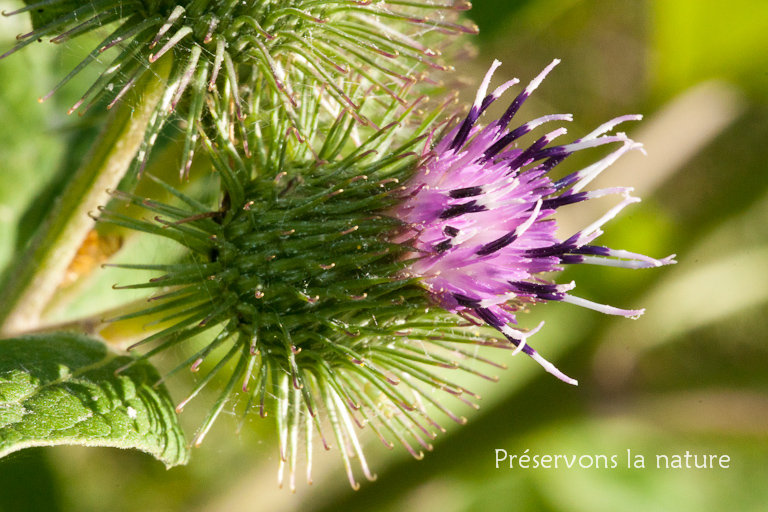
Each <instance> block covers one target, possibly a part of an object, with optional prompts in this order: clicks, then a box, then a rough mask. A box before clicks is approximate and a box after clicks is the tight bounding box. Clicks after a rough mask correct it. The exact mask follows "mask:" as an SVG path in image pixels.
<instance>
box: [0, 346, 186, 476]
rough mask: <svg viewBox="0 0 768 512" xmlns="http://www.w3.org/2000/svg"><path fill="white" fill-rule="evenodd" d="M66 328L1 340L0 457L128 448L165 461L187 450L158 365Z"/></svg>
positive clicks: (175, 461)
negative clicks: (61, 448) (74, 448)
mask: <svg viewBox="0 0 768 512" xmlns="http://www.w3.org/2000/svg"><path fill="white" fill-rule="evenodd" d="M131 361H132V359H131V358H130V357H128V356H118V355H117V354H114V353H112V352H110V351H109V350H108V349H107V347H106V346H105V345H103V344H102V343H99V342H97V341H95V340H92V339H90V338H88V337H85V336H82V335H78V334H72V333H61V332H60V333H53V334H44V335H32V336H22V337H19V338H13V339H5V340H0V457H4V456H5V455H7V454H9V453H12V452H15V451H18V450H21V449H23V448H28V447H31V446H54V445H62V444H71V445H81V446H112V447H117V448H125V449H127V448H135V449H138V450H141V451H144V452H147V453H149V454H151V455H153V456H154V457H156V458H157V459H159V460H160V461H162V462H163V463H164V464H165V465H166V467H169V468H170V467H172V466H176V465H179V464H184V463H186V461H187V459H188V456H189V452H188V446H187V443H186V440H185V438H184V434H183V432H182V431H181V428H180V426H179V424H178V422H177V418H176V414H175V412H174V407H173V403H172V402H171V399H170V396H169V395H168V391H167V390H166V389H165V387H164V386H159V387H157V388H154V387H153V384H154V383H155V382H157V380H158V379H159V375H158V373H157V371H156V370H155V369H154V368H153V367H152V366H151V365H150V364H149V363H147V362H145V361H140V362H137V363H136V364H134V365H133V366H131V367H129V368H128V369H126V370H124V371H122V372H121V373H120V374H119V375H115V370H117V369H118V368H120V367H122V366H125V365H126V364H128V363H130V362H131Z"/></svg>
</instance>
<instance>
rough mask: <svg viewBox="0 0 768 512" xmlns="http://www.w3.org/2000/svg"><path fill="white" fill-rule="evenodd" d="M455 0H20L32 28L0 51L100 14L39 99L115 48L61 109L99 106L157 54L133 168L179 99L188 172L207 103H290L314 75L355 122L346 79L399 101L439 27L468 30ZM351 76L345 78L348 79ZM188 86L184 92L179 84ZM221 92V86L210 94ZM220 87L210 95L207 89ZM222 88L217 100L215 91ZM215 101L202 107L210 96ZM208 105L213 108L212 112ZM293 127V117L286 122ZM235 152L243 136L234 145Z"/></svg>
mask: <svg viewBox="0 0 768 512" xmlns="http://www.w3.org/2000/svg"><path fill="white" fill-rule="evenodd" d="M469 7H470V4H469V3H468V2H465V1H464V0H448V1H447V3H446V4H435V3H433V2H421V1H417V0H390V1H388V2H372V0H246V1H243V0H180V1H177V2H172V1H167V0H93V1H89V2H83V1H72V0H41V1H38V2H27V5H26V6H25V7H23V8H21V9H18V10H16V11H12V12H4V13H3V14H4V15H6V16H10V15H14V14H21V13H25V12H29V13H30V15H31V17H32V21H33V30H32V31H30V32H29V33H26V34H21V35H19V36H18V39H19V43H18V44H17V45H16V46H15V47H14V48H13V49H11V50H10V51H8V52H7V53H5V54H4V55H2V56H0V59H1V58H3V57H5V56H7V55H10V54H11V53H13V52H15V51H17V50H19V49H21V48H23V47H24V46H26V45H28V44H30V43H32V42H34V41H38V40H42V38H43V37H50V38H51V41H52V42H54V43H63V42H66V41H68V40H70V39H72V38H74V37H77V36H80V35H83V34H85V33H88V32H91V31H93V30H96V29H100V28H101V27H103V26H105V25H111V24H116V25H115V27H114V29H113V30H112V32H111V33H109V35H107V36H106V37H105V38H104V39H103V41H102V42H101V43H99V44H98V45H97V46H96V48H95V49H94V50H93V51H92V52H91V53H90V54H89V55H88V56H87V57H86V58H85V59H84V60H83V61H82V62H81V63H80V64H79V65H78V66H76V67H75V69H73V70H72V71H71V72H70V73H69V74H68V75H67V76H66V77H65V78H64V79H63V80H62V81H61V82H60V83H59V84H58V85H57V86H56V87H55V88H54V89H53V91H51V92H50V93H49V94H47V95H45V96H44V97H42V98H41V101H43V100H44V99H45V98H47V97H48V96H50V95H51V94H53V92H55V91H56V90H57V89H58V88H60V87H61V86H62V85H64V84H65V83H67V82H68V81H69V80H70V79H72V78H73V77H74V76H75V75H76V74H78V73H79V72H80V71H82V70H83V69H84V68H85V67H87V66H88V65H90V64H91V63H92V62H94V61H103V60H104V59H103V57H102V54H103V53H104V52H106V51H108V50H110V49H112V48H116V52H117V55H116V56H115V57H114V59H113V60H111V62H110V63H109V64H108V66H107V67H106V69H105V70H104V71H103V73H102V74H101V76H100V77H99V78H98V79H97V80H96V82H95V83H94V84H93V85H92V86H91V87H90V88H89V89H88V91H87V92H86V93H85V94H84V95H83V97H82V99H80V100H79V101H78V102H77V103H76V104H75V105H74V106H73V107H72V108H71V109H70V113H71V112H74V111H75V110H77V109H79V108H80V107H81V106H82V105H83V104H85V103H86V102H88V107H86V108H89V107H90V105H93V104H94V103H96V102H98V101H100V100H102V99H103V100H104V101H106V102H108V107H107V108H110V107H111V106H112V105H114V104H115V102H117V101H118V100H120V98H122V97H123V96H124V95H125V93H126V92H127V91H129V90H130V89H131V88H132V87H133V86H134V85H135V84H136V83H137V81H138V80H140V79H141V77H142V76H143V75H144V74H145V73H146V72H147V71H148V70H150V69H152V63H154V62H155V61H156V60H157V59H159V58H160V57H161V56H163V55H164V54H166V53H172V54H173V66H172V69H171V72H170V76H169V78H168V84H167V89H166V93H165V95H164V97H163V99H162V100H161V101H160V103H159V105H158V106H157V109H156V111H155V115H154V116H153V118H152V120H151V122H150V125H149V127H148V129H147V132H146V136H145V139H144V143H143V145H142V147H141V149H140V151H139V155H138V159H137V165H139V166H140V167H139V170H141V169H143V168H144V165H146V162H147V159H148V157H149V151H150V149H151V147H152V146H153V145H154V143H155V140H156V138H157V136H158V133H159V132H160V130H161V129H162V127H163V126H164V125H165V124H166V122H167V121H168V119H169V117H170V115H171V114H172V113H173V112H174V111H175V110H176V109H177V107H180V108H181V110H182V113H181V115H182V117H183V118H184V119H185V121H186V129H185V147H184V152H183V155H184V161H183V163H182V173H187V172H188V171H189V167H190V165H191V162H192V156H193V154H194V149H195V145H196V141H197V123H198V122H199V121H200V120H203V119H204V111H205V107H206V105H207V106H208V108H209V109H211V108H220V109H230V108H231V109H233V110H234V111H235V114H236V116H237V118H238V120H240V121H241V122H240V123H239V127H240V129H241V136H242V133H244V132H245V125H244V124H243V123H242V120H243V118H244V117H245V116H246V115H248V114H249V113H252V111H251V110H249V105H247V102H245V101H244V100H243V95H246V94H248V91H252V90H253V89H254V88H255V87H266V88H269V89H271V90H272V91H274V92H275V93H277V95H278V97H279V98H280V99H281V105H282V107H283V108H285V109H287V110H289V111H290V112H292V113H294V114H295V113H296V112H297V111H299V110H300V109H301V108H302V106H301V103H300V102H301V96H302V94H303V91H302V90H301V88H300V85H301V84H306V83H307V82H311V83H310V84H309V86H310V88H311V90H314V91H317V90H319V88H318V87H317V86H319V85H321V84H324V88H325V89H324V90H325V91H326V97H327V101H328V106H329V108H331V109H339V108H341V109H347V110H349V111H350V112H352V115H353V116H355V117H357V119H358V121H360V122H362V123H363V124H365V123H366V122H367V119H365V117H364V116H362V115H361V114H359V113H358V111H359V108H360V105H359V103H358V102H357V101H356V100H355V99H354V98H353V97H351V96H350V95H348V94H347V93H346V92H345V90H344V89H345V88H344V83H345V82H346V81H350V80H353V81H355V82H356V83H357V84H358V85H359V86H360V87H362V88H363V89H365V88H368V87H376V88H379V89H381V90H382V91H384V92H385V93H387V94H389V95H391V96H393V97H396V98H397V99H398V100H399V101H400V102H401V103H403V104H405V103H406V100H407V98H405V97H402V96H400V92H399V91H398V90H399V89H401V88H402V86H403V85H405V84H414V83H416V82H417V81H418V80H419V79H420V78H422V77H423V73H424V71H425V70H427V69H429V68H437V69H447V68H446V67H445V66H443V65H441V64H440V63H438V61H437V60H436V59H437V58H438V57H439V54H440V49H441V48H442V47H443V46H444V45H445V44H446V42H447V38H446V36H445V34H451V33H460V32H474V31H475V30H476V27H471V26H470V27H468V26H464V25H461V24H458V23H455V21H452V20H454V18H455V15H456V12H457V11H462V10H466V9H469ZM352 75H354V78H351V77H352ZM187 91H190V92H189V93H187ZM218 92H221V94H217V93H218ZM216 96H219V98H218V101H216V102H212V98H213V97H216ZM222 99H224V101H222ZM214 104H215V105H218V107H213V105H214ZM217 113H218V114H219V115H220V114H221V112H217ZM297 129H298V127H297ZM244 149H245V152H246V156H247V154H248V146H247V145H246V146H245V148H244Z"/></svg>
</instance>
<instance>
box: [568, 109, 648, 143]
mask: <svg viewBox="0 0 768 512" xmlns="http://www.w3.org/2000/svg"><path fill="white" fill-rule="evenodd" d="M642 118H643V116H641V115H632V114H630V115H626V116H621V117H617V118H616V119H611V120H610V121H608V122H607V123H603V124H601V125H600V126H598V127H597V128H596V129H595V131H593V132H592V133H590V134H588V135H586V136H584V137H582V139H581V140H583V141H584V140H592V139H596V138H597V137H599V136H600V135H603V134H605V133H608V132H610V131H611V130H613V129H614V128H615V127H616V126H618V125H620V124H621V123H623V122H625V121H640V120H641V119H642Z"/></svg>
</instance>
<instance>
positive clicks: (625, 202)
mask: <svg viewBox="0 0 768 512" xmlns="http://www.w3.org/2000/svg"><path fill="white" fill-rule="evenodd" d="M639 202H640V198H639V197H632V196H627V197H626V198H625V199H624V200H623V201H622V202H620V203H619V204H617V205H616V206H614V207H613V208H611V209H610V210H608V211H607V212H605V215H603V216H602V217H600V218H599V219H597V220H596V221H595V222H593V223H592V224H590V225H589V226H587V227H586V228H584V229H582V230H581V233H582V235H581V236H585V235H587V236H588V235H591V234H592V233H594V232H595V231H597V230H598V229H600V228H601V227H602V226H603V224H605V223H606V222H608V221H609V220H611V219H612V218H614V217H615V216H616V215H618V214H619V212H620V211H621V210H623V209H624V208H626V207H627V206H629V205H630V204H632V203H639Z"/></svg>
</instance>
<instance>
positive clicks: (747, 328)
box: [0, 0, 768, 512]
mask: <svg viewBox="0 0 768 512" xmlns="http://www.w3.org/2000/svg"><path fill="white" fill-rule="evenodd" d="M1 4H2V8H4V9H8V8H10V7H11V6H12V4H11V3H10V2H9V1H7V0H3V2H2V3H1ZM469 17H470V18H472V19H473V20H474V21H476V22H477V24H478V25H479V26H480V28H481V35H480V36H479V37H477V38H475V41H474V42H475V44H476V45H477V48H478V49H479V54H478V56H477V57H476V58H475V59H472V60H466V61H462V62H459V63H458V64H457V66H456V67H457V72H458V74H460V75H462V76H465V77H468V78H469V80H470V81H471V82H472V87H469V88H468V89H467V91H465V93H466V94H465V98H466V99H468V100H469V99H471V97H472V91H473V86H474V85H476V84H477V83H478V82H479V79H480V78H481V77H482V75H483V74H484V73H485V71H486V70H487V68H488V67H489V65H490V64H491V62H492V61H493V59H499V60H501V61H502V62H503V66H502V67H501V68H500V69H499V71H498V72H497V74H496V77H495V79H494V83H501V81H502V80H503V79H508V78H511V77H513V76H517V77H519V78H520V79H521V80H522V81H523V82H524V83H525V82H526V81H527V80H529V79H530V78H532V77H534V76H535V75H536V74H537V73H538V72H539V71H540V70H541V69H542V68H543V67H544V66H546V65H547V64H548V63H549V62H550V61H551V60H552V59H553V58H556V57H557V58H560V59H562V60H563V62H562V64H561V65H560V66H558V67H557V68H556V69H555V71H554V72H553V73H552V74H551V75H550V76H549V78H547V80H546V81H545V83H544V84H543V85H542V86H541V88H540V89H539V91H537V92H536V94H535V95H534V97H533V98H532V100H531V101H530V103H529V104H527V105H526V106H525V108H524V109H523V111H522V112H521V114H520V115H519V117H520V118H522V119H526V120H527V119H530V118H533V117H535V116H537V115H541V114H544V113H561V112H570V113H573V114H574V117H575V120H576V121H575V122H574V123H572V125H570V126H569V131H570V134H571V136H573V137H577V136H579V135H581V134H584V133H588V132H589V131H591V130H592V129H593V128H594V127H595V126H597V125H598V124H600V123H602V122H604V121H606V120H608V119H610V118H612V117H616V116H618V115H622V114H629V113H641V114H644V115H645V116H646V118H645V120H644V121H643V122H642V123H633V124H632V125H629V124H627V125H622V129H623V130H626V131H627V132H628V134H629V135H630V136H631V137H633V138H634V139H635V140H638V141H640V142H643V143H645V145H646V149H647V152H648V155H647V156H643V155H640V154H639V153H638V154H631V155H627V156H626V157H625V158H623V159H622V160H621V161H620V162H619V163H618V164H617V165H615V166H614V167H612V168H611V169H609V171H608V172H607V173H606V176H605V177H604V180H603V181H602V183H603V184H606V183H612V184H614V185H625V186H634V187H635V188H636V195H639V196H640V197H642V198H643V202H642V203H641V204H639V205H633V206H632V207H630V208H628V209H627V210H625V212H624V213H623V215H622V216H621V218H620V219H618V220H616V221H613V222H611V223H610V224H608V225H607V226H606V234H605V235H604V236H603V237H602V238H601V242H602V243H604V244H606V245H609V246H612V247H616V248H622V249H628V250H633V251H637V252H641V253H645V254H649V255H651V256H654V257H664V256H666V255H668V254H669V253H673V252H674V253H677V255H678V258H677V259H678V261H679V263H678V264H677V265H676V266H673V267H667V268H662V269H656V270H646V271H629V270H621V269H611V268H605V267H589V268H573V269H569V270H568V271H567V272H565V273H564V275H561V276H559V279H558V280H559V281H560V282H568V281H570V280H571V279H573V280H575V281H576V283H577V285H578V286H577V291H578V295H579V296H583V297H586V298H589V299H590V300H594V301H597V302H602V303H609V304H612V305H616V306H619V307H627V308H630V307H633V308H635V307H646V308H647V313H646V315H644V316H643V317H642V318H641V319H640V320H638V321H630V320H625V319H622V318H616V317H607V316H603V315H601V314H599V313H596V312H592V311H588V310H583V309H580V308H577V307H575V306H569V305H563V304H551V305H547V306H539V307H536V308H534V309H533V310H532V311H531V313H530V314H529V315H524V316H523V317H522V323H523V325H535V324H536V323H537V322H538V321H539V320H540V319H545V320H546V322H547V325H546V327H545V328H544V329H543V331H542V332H541V333H539V334H537V335H536V336H535V338H533V341H534V345H535V346H536V348H537V349H538V350H539V351H540V352H542V353H543V354H544V355H545V357H547V358H548V359H549V360H550V361H554V362H555V363H556V364H557V366H558V367H559V368H560V369H562V370H563V371H564V372H565V373H567V374H568V375H570V376H573V377H575V378H578V379H579V382H580V385H579V387H578V388H573V387H570V386H567V385H565V384H563V383H561V382H560V381H558V380H556V379H554V378H553V377H552V376H551V375H549V374H547V373H545V372H544V371H542V370H541V368H539V367H538V366H537V365H536V364H535V363H534V362H533V361H531V360H528V359H524V358H522V357H521V358H516V359H514V360H511V361H507V363H508V364H509V366H510V368H509V369H508V370H506V371H503V372H501V374H500V377H501V382H499V383H498V384H494V385H487V384H486V383H477V385H475V386H474V387H475V388H478V389H480V390H481V391H482V393H481V394H483V400H482V407H481V409H480V410H479V411H473V410H467V411H462V413H463V414H464V415H465V416H467V418H468V420H469V421H468V424H467V425H465V426H462V427H456V426H450V425H449V426H448V427H449V429H448V433H447V434H446V435H442V436H440V437H438V439H437V440H436V442H435V449H434V451H433V452H432V453H429V454H428V455H427V456H426V458H425V459H424V460H422V461H415V460H412V459H410V458H409V456H408V455H407V453H406V452H405V450H402V449H396V450H394V451H392V452H389V451H387V450H386V449H385V448H384V447H383V446H382V445H381V444H380V443H378V442H377V440H376V439H375V437H374V436H372V435H371V434H370V433H367V434H363V438H364V439H365V440H366V441H368V445H369V446H368V449H367V453H368V457H369V463H370V464H371V465H372V466H373V468H374V469H375V471H376V472H377V474H378V481H377V482H376V483H373V484H364V485H363V488H362V489H361V490H360V491H358V492H354V491H352V490H351V489H350V488H349V487H348V484H347V483H346V478H345V477H344V476H343V474H342V464H341V460H340V457H339V456H338V454H337V453H335V452H330V453H328V454H325V453H323V454H319V455H320V456H319V457H318V460H317V461H316V463H315V468H314V477H315V478H314V480H315V483H314V484H313V485H312V486H309V487H308V486H307V485H306V484H305V483H304V481H303V479H301V478H300V480H299V485H298V491H297V492H296V494H291V493H290V492H289V491H288V490H287V489H282V490H280V489H278V488H277V486H276V478H275V473H276V469H277V449H276V446H275V439H274V436H273V435H272V431H273V425H272V422H271V421H266V420H259V419H256V418H252V419H250V420H249V421H248V425H247V426H246V428H244V429H243V431H242V432H241V433H240V434H235V433H234V432H235V427H236V423H237V418H236V417H235V416H234V414H231V415H228V416H227V417H224V418H222V419H221V420H220V421H219V423H218V424H217V425H216V427H215V428H214V430H213V432H212V433H211V434H209V436H208V438H207V439H206V443H205V444H204V445H203V446H202V447H201V448H199V449H196V450H195V453H194V455H193V460H192V462H191V463H190V464H189V466H187V467H185V468H175V469H172V470H170V471H166V470H165V469H164V468H163V466H162V464H161V463H159V462H157V461H155V460H153V459H151V458H150V457H149V456H146V455H143V454H140V453H134V452H123V451H119V450H113V449H91V448H89V449H86V448H70V447H60V448H49V449H34V450H26V451H22V452H19V453H17V454H14V455H12V456H10V457H8V458H6V459H4V460H3V461H0V511H16V510H18V511H21V510H36V511H42V510H45V511H58V510H61V511H80V510H82V511H103V510H110V511H123V510H124V511H140V510H141V511H148V510H151V511H155V510H158V511H160V510H190V511H200V512H203V511H205V512H209V511H210V512H216V511H222V512H223V511H231V510H238V511H239V510H260V511H261V510H264V511H269V510H281V511H290V510H302V511H325V510H327V511H331V510H334V511H337V510H376V511H396V510H420V511H433V510H434V511H440V512H450V511H465V510H467V511H470V510H489V511H493V510H520V511H574V512H577V511H591V512H595V511H615V510H622V511H649V510H652V511H679V510H697V511H723V510H729V511H759V510H767V509H768V486H766V485H765V482H766V481H768V343H766V341H767V340H766V335H765V334H764V333H765V332H766V327H767V325H766V324H768V320H766V313H767V312H768V168H766V167H768V165H767V163H768V158H767V157H768V152H767V151H766V147H767V146H768V144H767V142H768V3H767V2H765V1H763V0H740V1H738V2H733V3H731V4H730V5H729V7H728V8H724V7H723V5H722V2H720V1H717V0H674V1H669V0H655V1H654V0H645V1H643V0H627V1H622V2H617V1H611V0H590V1H586V0H476V5H475V6H474V8H473V9H472V11H470V13H469ZM21 21H23V20H17V19H15V18H9V19H3V20H2V25H0V28H1V30H2V36H0V48H3V49H5V48H10V47H11V45H12V44H13V43H12V41H13V36H15V34H17V33H19V32H22V31H23V26H24V25H23V24H21ZM55 50H56V48H53V45H49V44H41V45H33V46H32V47H30V48H28V49H26V50H25V51H23V52H21V53H20V54H18V55H15V56H14V57H13V58H11V59H7V60H4V61H2V62H0V120H2V121H3V122H2V123H0V168H1V169H2V180H0V267H1V266H4V265H5V263H6V262H7V260H8V259H9V258H10V257H11V256H10V255H11V254H12V250H13V246H14V244H15V243H16V242H15V239H16V233H17V226H18V225H19V219H20V218H21V216H22V213H23V212H24V211H25V210H26V208H27V205H28V204H30V202H31V201H33V200H34V203H32V204H33V205H34V207H33V208H32V209H31V210H30V211H29V212H28V213H27V214H26V217H25V219H26V220H25V222H27V223H29V222H31V223H32V224H34V222H33V221H30V220H29V219H30V217H34V216H35V215H36V214H38V213H41V212H45V210H46V208H47V204H48V201H49V200H48V199H46V196H45V194H44V189H45V188H46V186H48V185H49V184H50V183H54V182H55V177H56V176H57V174H58V173H59V171H58V170H59V168H60V167H62V166H61V164H60V162H61V161H62V160H63V159H66V158H67V156H68V155H70V154H76V153H77V152H76V151H74V152H73V150H72V147H73V145H75V144H76V143H77V141H78V139H79V140H82V137H78V136H79V135H82V134H83V133H86V132H88V130H92V128H91V126H92V124H93V122H94V121H95V120H98V119H95V117H98V115H99V114H95V116H94V118H91V117H88V116H86V117H85V118H82V119H71V118H67V116H66V109H67V108H68V107H69V106H70V105H71V104H72V103H74V101H75V100H76V97H75V96H76V95H77V93H78V91H82V90H83V89H82V84H83V83H87V81H88V80H90V79H91V77H84V78H83V81H82V82H80V83H79V84H75V85H73V86H72V87H68V88H66V89H65V90H64V91H62V93H61V94H58V95H56V96H54V98H53V99H52V100H51V101H49V102H46V103H44V104H42V105H40V104H38V102H37V101H36V100H37V98H38V97H39V96H40V95H42V94H44V93H45V92H47V91H48V90H49V89H50V88H51V86H52V85H54V84H55V82H56V81H57V78H60V77H62V76H63V75H64V74H65V72H66V70H68V69H70V68H71V67H72V65H73V63H75V62H76V61H77V60H78V59H79V58H81V56H82V53H83V52H85V51H87V50H88V47H87V44H86V43H83V48H82V51H80V52H79V53H78V49H77V48H75V49H72V48H69V49H65V50H64V51H59V52H57V51H55ZM510 99H511V96H510ZM581 158H582V159H581V161H578V160H577V159H574V162H569V165H572V166H574V167H575V166H576V165H578V164H579V163H581V164H586V163H588V162H589V161H591V160H594V158H595V155H594V154H593V155H587V156H581ZM63 167H66V165H64V166H63ZM574 167H571V169H573V168H574ZM595 186H598V184H595ZM41 194H42V195H41ZM595 203H596V204H594V205H590V206H589V207H588V208H576V207H573V211H571V210H570V209H564V210H563V211H562V212H561V213H562V214H563V215H561V216H560V219H559V220H560V222H561V224H563V230H564V234H566V235H569V234H571V233H572V232H574V231H575V230H577V229H579V227H580V226H584V225H586V223H589V222H591V221H592V220H594V219H596V218H597V217H599V216H600V215H601V212H603V211H605V209H607V208H609V207H610V206H611V203H610V202H609V201H606V202H598V201H595ZM24 225H25V224H24V223H22V227H21V230H20V236H22V237H24V236H27V234H26V233H25V231H24V229H25V228H24ZM142 249H143V250H146V247H140V248H139V249H138V250H142ZM135 250H136V249H135ZM105 279H106V281H107V282H109V283H110V284H111V283H114V282H115V279H116V278H115V277H108V278H105ZM110 279H111V281H110ZM103 280H104V279H102V281H103ZM102 288H103V287H100V286H95V285H94V288H93V289H94V290H95V291H93V292H88V293H87V294H86V298H87V299H88V301H94V300H97V301H99V302H100V301H102V300H104V301H109V300H111V299H110V298H109V297H107V296H106V294H107V293H110V292H108V291H103V292H101V291H98V290H101V289H102ZM99 293H103V294H105V295H104V297H103V298H102V296H101V295H94V294H99ZM179 357H181V356H179ZM496 357H509V356H508V354H506V353H505V354H498V355H496ZM157 363H158V364H159V365H161V366H162V365H166V366H167V367H169V368H170V367H172V366H174V365H175V363H176V361H167V362H163V361H158V362H157ZM171 384H172V386H174V387H173V388H172V389H171V392H172V393H173V396H174V398H175V399H176V400H179V399H180V398H181V397H182V396H183V394H184V389H189V383H188V382H184V381H183V379H174V382H172V383H171ZM214 391H215V390H214ZM211 400H212V396H210V395H209V396H202V397H201V398H199V399H197V400H196V401H195V402H193V405H194V407H193V406H192V405H191V406H190V407H188V408H187V409H185V411H184V413H183V414H182V417H181V420H182V422H183V423H184V425H185V427H186V429H187V432H188V433H190V436H189V437H190V438H191V433H193V432H194V431H195V429H196V428H197V427H198V426H199V425H200V422H201V420H202V417H203V415H204V414H205V412H206V409H205V408H206V406H208V405H209V404H210V403H211ZM496 449H504V450H506V451H507V452H508V453H509V454H510V455H513V454H516V455H520V454H522V453H523V452H524V451H525V450H529V451H528V453H529V454H531V455H533V454H539V455H545V454H551V455H555V454H562V455H568V456H572V455H577V456H581V455H591V456H595V455H607V456H608V457H610V456H611V455H617V462H618V467H616V468H613V469H610V468H609V469H603V468H601V469H595V468H594V467H593V468H589V469H583V468H579V467H573V468H571V469H566V468H562V467H561V468H559V469H554V468H552V469H544V468H538V469H521V468H518V467H515V468H514V469H509V468H508V466H505V465H504V464H505V463H502V464H501V465H500V467H499V468H498V469H497V468H496V464H495V450H496ZM627 449H629V450H631V452H632V454H633V457H634V455H638V454H639V455H643V456H644V457H645V468H643V469H639V468H632V469H627V463H626V460H627V455H626V454H627ZM686 451H689V452H690V453H691V454H697V455H698V456H699V458H700V457H701V456H702V455H705V454H707V455H709V454H717V455H724V454H725V455H728V456H729V457H730V464H729V465H730V467H728V468H727V469H723V468H719V467H715V468H714V469H695V468H692V469H657V468H656V455H657V454H665V455H669V456H671V455H675V454H680V455H684V454H685V452H686ZM699 460H700V459H699Z"/></svg>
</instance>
